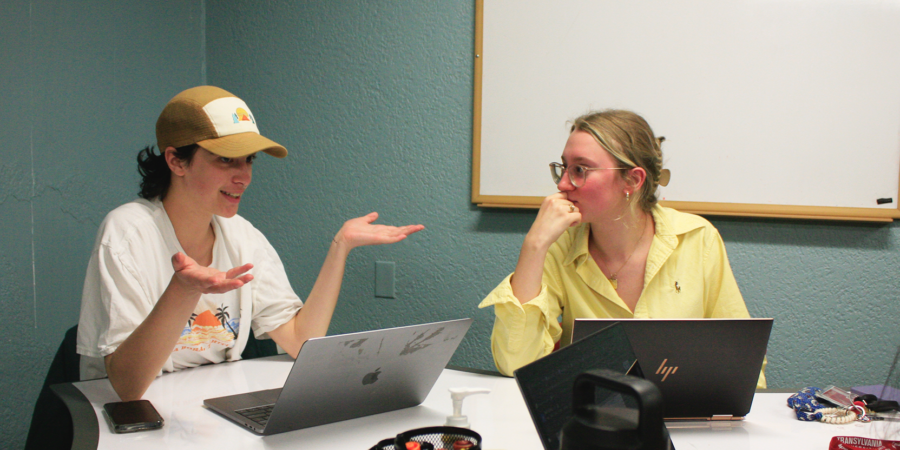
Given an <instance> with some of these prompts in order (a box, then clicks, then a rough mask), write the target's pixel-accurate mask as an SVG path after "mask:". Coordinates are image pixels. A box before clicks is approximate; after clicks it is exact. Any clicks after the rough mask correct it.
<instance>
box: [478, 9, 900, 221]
mask: <svg viewBox="0 0 900 450" xmlns="http://www.w3.org/2000/svg"><path fill="white" fill-rule="evenodd" d="M487 1H491V0H487ZM484 2H485V0H476V14H475V22H476V23H475V33H476V34H475V55H474V56H475V58H474V69H475V83H474V99H473V109H474V111H473V120H474V123H473V141H472V146H473V158H472V202H473V203H475V204H477V205H478V206H480V207H496V208H537V207H539V206H540V204H541V201H542V200H543V197H541V196H528V195H523V196H519V195H488V194H482V192H481V190H482V183H481V168H482V151H483V149H482V148H481V146H482V133H483V132H484V129H483V128H482V125H483V122H482V106H483V105H482V102H483V80H482V76H483V69H484V67H483V66H484V54H483V51H484ZM898 108H900V99H898ZM898 138H900V136H898ZM897 151H898V152H900V146H898V148H897ZM896 173H897V177H898V178H897V179H898V189H897V192H896V193H895V197H893V199H892V200H893V201H892V203H891V204H889V205H885V206H883V207H871V208H869V207H834V206H805V205H791V204H762V203H723V202H705V201H661V202H660V203H661V204H662V205H665V206H669V207H673V208H676V209H678V210H681V211H686V212H692V213H695V214H701V215H711V216H742V217H770V218H791V219H820V220H847V221H875V222H891V221H893V220H894V219H896V218H900V167H897V168H896ZM674 176H677V174H673V177H674ZM548 178H549V177H548Z"/></svg>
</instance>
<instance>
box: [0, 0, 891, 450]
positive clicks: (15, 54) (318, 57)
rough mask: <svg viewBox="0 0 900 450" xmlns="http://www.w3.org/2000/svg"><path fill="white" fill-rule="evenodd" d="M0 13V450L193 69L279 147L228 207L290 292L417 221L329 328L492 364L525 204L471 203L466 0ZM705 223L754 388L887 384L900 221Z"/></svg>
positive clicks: (470, 18)
mask: <svg viewBox="0 0 900 450" xmlns="http://www.w3.org/2000/svg"><path fill="white" fill-rule="evenodd" d="M0 8H2V9H0V10H2V15H0V37H2V40H3V42H4V43H5V45H4V46H3V47H4V48H3V50H2V53H0V54H2V55H3V56H2V64H0V77H2V78H0V79H2V81H3V84H2V86H3V87H4V89H3V92H4V94H3V101H4V106H5V108H4V111H5V112H6V113H7V117H6V120H4V121H3V123H2V124H0V146H2V149H3V150H2V151H3V153H2V154H3V158H2V159H0V208H2V212H3V214H2V215H3V220H2V221H0V227H2V228H0V229H2V232H3V235H4V238H3V239H2V240H0V307H2V309H0V315H2V317H3V319H4V323H6V324H7V325H6V326H5V327H3V329H2V330H0V337H2V339H3V344H4V345H3V348H2V350H0V392H3V393H4V394H3V395H2V396H0V418H2V425H0V435H2V437H3V439H2V442H3V444H2V445H0V447H5V448H20V447H21V445H22V443H23V442H24V435H25V433H26V431H27V424H28V420H27V419H23V418H22V415H21V411H22V408H23V405H25V406H26V407H28V408H30V405H32V404H33V402H34V399H35V398H36V397H37V391H38V389H39V387H40V382H41V380H42V379H43V377H44V373H45V372H46V370H47V367H48V366H49V363H50V360H51V358H52V356H53V353H54V352H55V349H56V347H57V346H58V344H59V340H60V339H61V338H62V335H63V332H64V331H65V329H66V328H68V327H69V326H71V325H73V324H75V323H76V322H77V319H78V308H79V298H80V292H81V283H82V280H83V276H84V268H85V266H86V263H87V258H88V253H89V251H90V248H91V244H92V243H93V239H94V233H95V231H96V227H97V225H98V224H99V222H100V220H102V218H103V216H104V215H105V214H106V212H108V211H109V210H110V209H112V208H114V207H115V206H117V205H119V204H121V203H124V202H126V201H128V200H131V199H132V198H134V196H135V193H136V191H137V175H136V170H135V163H134V157H135V155H136V152H137V150H138V149H139V148H140V147H141V146H144V145H147V144H149V143H152V142H153V141H154V137H153V124H154V123H155V120H156V116H157V114H158V113H159V111H160V110H161V108H162V106H163V105H164V104H165V102H166V101H167V100H168V99H169V98H170V97H171V96H172V95H174V94H175V93H177V92H179V91H180V90H182V89H184V88H187V87H190V86H193V85H196V84H201V83H203V82H204V73H207V74H208V75H207V80H208V82H209V83H210V84H215V85H219V86H221V87H223V88H225V89H228V90H230V91H232V92H234V93H236V94H237V95H239V96H241V97H242V98H244V99H245V100H246V101H247V102H248V104H249V105H250V107H251V108H252V109H253V112H254V114H255V115H256V117H257V119H258V121H259V123H260V127H261V129H262V131H263V133H264V134H265V135H267V136H269V137H271V138H272V139H275V140H276V141H278V142H280V143H282V144H284V145H285V146H287V147H288V149H289V151H290V152H291V153H290V155H289V156H288V158H286V159H284V160H276V159H274V158H269V157H262V158H260V159H259V160H258V163H257V165H256V166H255V171H254V181H253V185H252V186H251V188H250V190H249V191H248V194H247V195H246V199H245V202H244V205H243V206H242V208H241V214H242V215H243V216H245V217H247V218H248V219H249V220H251V221H252V222H253V223H254V224H255V225H256V226H257V227H258V228H260V229H261V230H262V231H263V232H264V233H265V234H266V236H267V237H268V238H269V239H270V241H272V243H273V245H274V246H275V248H276V249H278V250H279V252H280V254H281V256H282V258H283V259H284V261H285V265H286V267H287V269H288V274H289V276H290V278H291V282H292V284H293V286H294V289H295V290H296V291H297V292H298V294H300V295H301V296H305V295H306V293H308V291H309V289H310V288H311V286H312V283H313V281H314V279H315V276H316V274H317V273H318V269H319V265H320V264H321V261H322V258H323V257H324V254H325V251H326V249H327V246H328V242H329V241H330V240H331V238H332V236H333V235H334V233H335V232H336V231H337V229H338V228H339V227H340V225H341V223H343V221H344V220H346V219H348V218H351V217H355V216H359V215H363V214H366V213H368V212H370V211H373V210H374V211H378V212H380V213H381V215H382V218H381V219H380V222H382V223H392V224H405V223H422V224H424V225H425V226H426V230H425V231H423V232H421V233H419V234H417V235H414V236H412V237H410V238H409V239H408V240H407V241H405V242H402V243H400V244H397V245H393V246H384V247H369V248H362V249H357V250H355V251H354V253H353V254H351V257H350V261H349V264H348V268H347V275H346V278H345V283H344V289H343V291H342V294H341V301H340V303H339V306H338V309H337V311H336V314H335V318H334V321H333V324H332V327H331V330H330V332H331V333H340V332H349V331H357V330H362V329H370V328H376V327H384V326H393V325H405V324H411V323H417V322H423V321H429V320H441V319H450V318H457V317H473V318H475V324H474V325H473V328H472V330H471V331H470V333H469V335H468V336H467V338H466V339H465V341H464V342H463V345H462V346H461V347H460V350H459V351H458V352H457V354H456V355H455V356H454V360H453V363H455V364H463V365H469V366H473V367H480V368H490V367H491V366H492V362H491V356H490V347H489V337H490V329H491V325H492V321H493V312H492V311H491V310H478V309H477V308H476V305H477V303H478V302H479V301H480V300H481V299H482V298H483V297H484V296H485V295H486V294H487V293H488V292H489V291H490V290H491V289H492V288H493V287H494V286H495V285H496V284H497V283H498V282H499V281H500V280H501V279H502V278H503V277H504V276H505V275H507V274H508V273H509V272H510V271H511V270H512V269H513V267H514V265H515V260H516V257H517V255H518V248H519V245H520V244H521V240H522V238H523V237H524V233H525V232H526V231H527V230H528V227H529V226H530V224H531V221H532V220H533V219H534V215H535V212H534V211H530V210H494V209H479V208H476V207H474V206H473V205H472V204H471V203H470V201H469V198H470V190H471V148H472V125H471V123H472V89H473V79H474V78H473V64H472V56H473V52H472V50H473V46H474V4H473V2H471V1H442V2H423V1H413V0H409V1H395V2H390V3H389V4H388V2H357V1H343V0H340V1H339V0H333V1H304V2H266V1H259V0H253V1H244V2H213V3H211V4H209V5H205V9H208V11H206V12H205V13H206V26H205V28H204V26H203V21H202V17H203V14H204V3H203V2H178V1H167V2H150V3H148V2H136V1H129V2H124V3H123V2H116V3H108V2H99V1H94V2H77V5H76V4H74V2H71V3H70V2H34V1H25V0H10V1H7V2H3V6H2V7H0ZM204 33H205V41H204ZM204 48H205V50H204ZM204 71H207V72H204ZM511 113H515V112H514V111H511ZM574 113H575V112H573V114H574ZM648 119H649V121H650V122H651V124H652V122H653V118H652V117H649V118H648ZM548 126H558V124H548ZM562 145H563V143H562V142H561V143H560V148H561V147H562ZM559 151H560V149H559V148H557V149H548V150H547V160H548V161H550V160H552V159H554V157H555V156H557V155H558V154H559ZM858 163H859V164H867V163H872V162H869V161H866V160H865V158H864V157H863V158H860V160H859V161H858ZM760 176H765V174H760ZM535 182H541V183H544V182H547V183H549V177H548V180H535ZM673 182H677V174H676V178H673ZM835 182H836V183H840V182H841V180H835ZM711 188H714V187H711ZM713 223H714V224H715V225H716V226H717V227H718V228H719V230H720V231H721V233H722V235H723V237H724V239H725V243H726V246H727V248H728V251H729V256H730V258H731V263H732V267H733V269H734V273H735V276H736V277H737V281H738V284H739V285H740V286H741V290H742V292H743V294H744V297H745V300H746V301H747V305H748V308H749V309H750V312H751V314H752V315H754V316H757V317H763V316H768V317H775V319H776V320H775V329H774V331H773V335H772V339H771V342H770V346H769V369H768V371H767V374H768V377H769V384H770V387H777V388H789V387H797V386H801V385H809V384H820V385H822V384H829V383H833V384H838V385H844V386H850V385H859V384H872V383H877V382H880V381H882V380H883V379H884V377H885V376H886V375H887V369H888V365H889V362H890V360H891V358H892V355H893V351H894V349H896V347H897V345H898V344H900V331H898V330H897V327H896V326H894V324H893V320H894V318H896V317H897V316H898V312H900V304H898V301H897V294H896V293H897V292H898V286H900V282H898V280H897V277H896V273H897V270H896V268H897V267H898V265H900V249H898V242H900V228H898V225H896V224H890V225H870V224H853V223H838V222H806V221H784V220H766V219H716V218H713ZM32 230H33V231H32ZM32 248H33V257H32ZM375 261H393V262H395V263H396V271H397V298H396V299H383V298H376V297H375V296H374V278H375V274H374V267H375ZM32 265H33V266H34V270H32Z"/></svg>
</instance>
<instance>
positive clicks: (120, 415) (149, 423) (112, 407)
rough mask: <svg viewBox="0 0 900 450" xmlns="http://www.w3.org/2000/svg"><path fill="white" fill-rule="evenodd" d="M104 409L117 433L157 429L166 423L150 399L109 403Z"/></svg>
mask: <svg viewBox="0 0 900 450" xmlns="http://www.w3.org/2000/svg"><path fill="white" fill-rule="evenodd" d="M103 410H104V411H106V417H107V418H108V419H109V422H110V425H112V428H113V431H115V432H116V433H133V432H135V431H144V430H155V429H158V428H162V426H163V423H164V421H163V418H162V416H160V415H159V413H158V412H157V411H156V408H154V407H153V404H151V403H150V401H149V400H133V401H130V402H115V403H107V404H105V405H103Z"/></svg>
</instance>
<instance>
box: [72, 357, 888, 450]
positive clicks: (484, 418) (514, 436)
mask: <svg viewBox="0 0 900 450" xmlns="http://www.w3.org/2000/svg"><path fill="white" fill-rule="evenodd" d="M292 362H293V361H292V360H291V359H290V358H289V357H287V356H278V357H272V358H261V359H255V360H250V361H240V362H235V363H223V364H217V365H214V366H204V367H198V368H195V369H190V370H184V371H181V372H176V373H172V374H165V375H163V376H161V377H159V378H158V379H157V380H155V381H154V382H153V384H151V385H150V388H149V389H148V390H147V393H146V394H145V395H144V398H146V399H148V400H150V401H151V402H152V403H153V405H154V406H156V409H157V410H158V411H159V412H160V414H161V415H162V416H163V418H164V419H165V421H166V423H165V426H164V427H163V428H162V429H161V430H155V431H147V432H140V433H133V434H115V433H112V432H111V430H110V428H109V426H108V424H107V421H106V419H105V417H104V416H103V413H102V408H103V404H105V403H108V402H113V401H118V397H117V396H116V394H115V392H114V391H113V389H112V387H111V386H110V384H109V381H108V380H105V379H103V380H93V381H83V382H78V383H73V385H74V387H76V388H77V389H78V390H79V391H80V392H81V393H83V394H84V396H85V397H86V399H87V401H89V402H90V406H91V408H87V407H84V406H82V412H80V413H79V412H77V407H76V408H73V407H72V404H71V401H67V403H68V404H69V405H70V409H72V410H73V412H72V413H73V417H76V416H77V415H78V414H82V415H84V414H87V415H89V414H90V413H89V412H87V413H85V412H84V411H90V410H91V409H92V410H93V412H94V415H95V417H87V419H91V420H96V422H94V423H96V425H94V426H85V425H81V427H82V428H94V427H96V428H98V430H96V433H97V434H96V442H97V448H100V449H120V448H128V449H135V450H138V449H158V448H170V449H179V448H191V449H194V448H213V447H215V448H240V449H254V448H261V449H262V448H265V449H281V448H285V449H287V448H291V449H294V448H341V449H368V448H369V447H371V446H373V445H375V444H376V443H378V441H380V440H381V439H384V438H387V437H392V436H394V435H396V434H397V433H400V432H403V431H406V430H409V429H412V428H419V427H425V426H434V425H443V423H444V421H445V418H446V416H447V415H449V414H451V413H452V403H451V401H450V395H449V393H448V391H447V390H448V389H449V388H451V387H484V388H488V389H490V390H491V393H490V394H479V395H473V396H470V397H469V398H467V399H466V401H465V406H464V410H463V414H465V415H467V416H468V417H469V422H470V423H471V427H472V429H473V430H475V431H476V432H478V433H479V434H481V436H482V438H483V440H484V448H485V449H486V450H487V449H510V450H513V449H515V450H540V449H542V447H541V443H540V440H539V439H538V435H537V432H536V431H535V429H534V426H533V425H532V422H531V417H530V416H529V414H528V411H527V408H526V407H525V403H524V401H523V400H522V397H521V394H520V393H519V389H518V386H517V385H516V382H515V380H514V379H512V378H505V377H499V376H493V375H488V374H480V373H470V372H466V371H460V370H453V369H445V370H444V372H443V373H442V374H441V376H440V378H438V381H437V383H436V384H435V386H434V388H433V389H432V391H431V393H430V394H429V395H428V397H427V398H426V399H425V401H424V402H423V403H422V405H420V406H417V407H413V408H407V409H403V410H400V411H393V412H389V413H384V414H377V415H374V416H369V417H363V418H359V419H353V420H348V421H344V422H338V423H334V424H330V425H322V426H318V427H313V428H308V429H304V430H298V431H293V432H289V433H283V434H278V435H274V436H267V437H261V436H258V435H255V434H253V433H251V432H249V431H248V430H246V429H244V428H242V427H239V426H237V425H235V424H234V423H232V422H230V421H228V420H226V419H224V418H222V417H221V416H219V415H218V414H215V413H213V412H212V411H209V410H207V409H206V408H205V407H204V406H203V400H204V399H207V398H211V397H219V396H223V395H229V394H235V393H240V392H248V391H255V390H260V389H271V388H274V387H280V386H282V385H283V384H284V380H285V379H286V378H287V375H288V372H289V371H290V368H291V364H292ZM788 396H789V394H784V393H757V394H756V397H755V399H754V401H753V408H752V409H751V411H750V414H749V415H748V416H747V418H746V420H744V421H740V422H688V423H673V422H669V423H667V426H668V427H669V432H670V434H671V435H672V441H673V443H674V445H675V447H676V448H677V449H678V450H686V449H722V448H728V449H736V450H737V449H760V448H773V449H777V448H797V449H821V450H824V449H827V448H828V443H829V441H830V440H831V437H832V436H862V437H875V438H877V437H886V436H885V435H884V433H885V432H886V431H885V425H886V424H887V425H889V426H890V427H893V428H894V429H896V428H900V423H895V422H892V423H887V422H878V423H870V424H862V423H852V424H848V425H828V424H822V423H813V422H800V421H798V420H796V418H795V417H794V414H793V411H792V410H791V409H790V408H788V407H787V406H785V401H786V399H787V397H788ZM335 401H340V399H335ZM95 418H96V419H95ZM82 419H84V417H82ZM75 423H76V440H78V436H79V434H80V435H82V436H84V435H86V434H87V435H90V434H91V433H93V432H94V430H84V429H81V430H79V429H77V428H78V426H79V425H77V424H79V423H85V421H83V420H78V419H77V418H76V419H75ZM87 423H90V421H88V422H87ZM888 431H890V430H888ZM897 436H898V435H895V436H894V439H898V437H897ZM92 445H93V444H92V443H91V446H92Z"/></svg>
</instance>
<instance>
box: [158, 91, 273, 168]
mask: <svg viewBox="0 0 900 450" xmlns="http://www.w3.org/2000/svg"><path fill="white" fill-rule="evenodd" d="M156 144H157V145H158V146H159V150H160V152H162V151H165V149H166V148H168V147H175V148H178V147H183V146H185V145H190V144H197V145H199V146H200V147H203V148H205V149H206V150H209V151H210V152H212V153H215V154H216V155H219V156H224V157H226V158H240V157H242V156H247V155H249V154H251V153H256V152H266V153H268V154H270V155H272V156H274V157H276V158H284V157H285V156H287V149H285V148H284V147H283V146H281V145H280V144H278V143H276V142H274V141H272V140H270V139H268V138H266V137H263V136H262V135H260V134H259V128H257V126H256V118H255V117H253V113H251V112H250V108H248V107H247V104H246V103H244V101H243V100H241V99H239V98H237V97H235V96H234V94H232V93H230V92H228V91H226V90H224V89H220V88H217V87H215V86H198V87H194V88H190V89H187V90H185V91H183V92H181V93H180V94H178V95H176V96H175V97H172V100H169V103H168V104H166V107H165V108H163V111H162V113H160V114H159V119H157V120H156Z"/></svg>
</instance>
